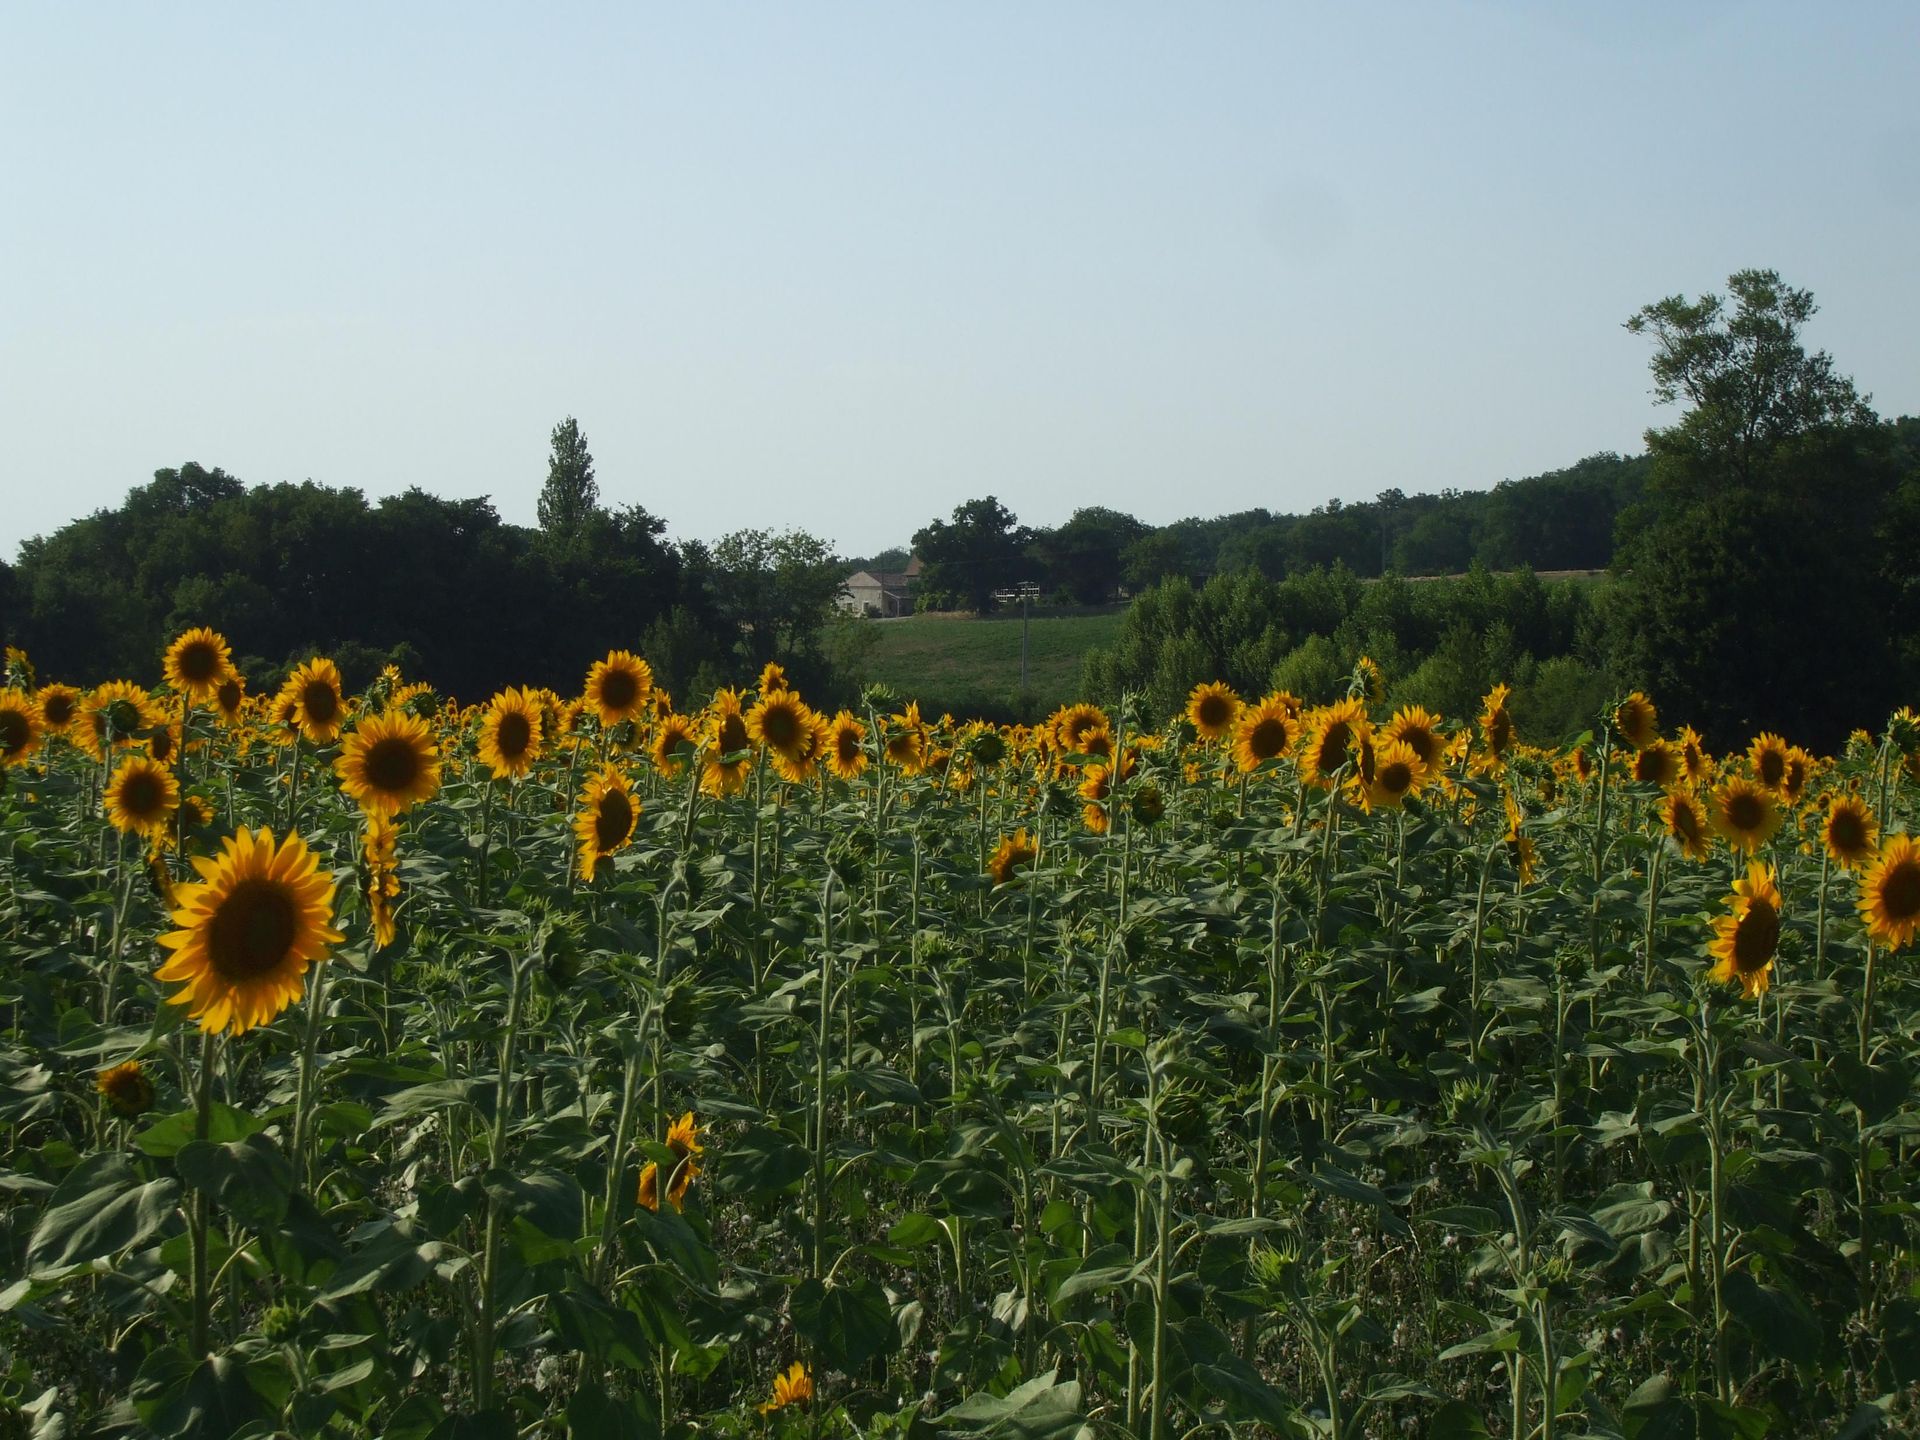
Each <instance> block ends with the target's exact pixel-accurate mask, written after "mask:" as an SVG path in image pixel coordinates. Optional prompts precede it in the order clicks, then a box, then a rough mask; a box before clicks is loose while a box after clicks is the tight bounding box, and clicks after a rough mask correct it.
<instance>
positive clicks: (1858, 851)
mask: <svg viewBox="0 0 1920 1440" xmlns="http://www.w3.org/2000/svg"><path fill="white" fill-rule="evenodd" d="M1879 838H1880V822H1879V821H1878V820H1876V819H1874V816H1873V811H1872V810H1870V809H1868V808H1867V803H1866V802H1865V801H1864V800H1862V799H1861V798H1860V797H1859V796H1857V795H1836V796H1834V797H1833V798H1832V799H1831V800H1829V801H1828V802H1827V818H1826V820H1825V822H1824V823H1823V824H1822V825H1821V827H1820V839H1821V842H1822V843H1823V844H1825V846H1826V847H1827V854H1828V856H1829V857H1831V859H1832V860H1833V863H1834V864H1835V865H1838V866H1839V867H1840V868H1841V869H1842V870H1858V869H1859V868H1860V867H1861V866H1862V865H1865V864H1866V863H1867V862H1868V861H1870V860H1872V859H1873V857H1874V852H1875V847H1876V846H1877V845H1878V843H1879Z"/></svg>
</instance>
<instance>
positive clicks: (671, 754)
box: [647, 715, 700, 779]
mask: <svg viewBox="0 0 1920 1440" xmlns="http://www.w3.org/2000/svg"><path fill="white" fill-rule="evenodd" d="M647 749H648V754H649V756H650V757H651V758H652V760H653V768H654V769H656V770H658V771H659V772H660V773H661V774H662V775H665V776H667V777H668V778H669V779H676V778H678V777H679V776H682V775H684V774H686V773H687V762H688V761H689V760H690V759H692V758H693V756H694V754H695V753H696V752H698V750H699V749H700V733H699V731H698V730H696V729H695V728H694V723H693V720H692V718H691V717H690V716H686V715H662V716H661V717H660V719H659V721H658V722H657V723H656V724H655V725H654V727H653V743H652V744H651V745H649V746H648V747H647Z"/></svg>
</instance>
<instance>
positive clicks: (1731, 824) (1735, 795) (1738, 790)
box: [1712, 775, 1780, 855]
mask: <svg viewBox="0 0 1920 1440" xmlns="http://www.w3.org/2000/svg"><path fill="white" fill-rule="evenodd" d="M1712 814H1713V828H1714V829H1715V830H1717V831H1719V832H1720V835H1721V836H1722V838H1724V839H1725V840H1726V842H1727V844H1729V845H1731V846H1732V847H1733V848H1734V849H1735V850H1739V851H1742V852H1744V853H1745V854H1748V855H1751V854H1752V853H1753V852H1754V851H1756V850H1758V849H1759V848H1760V847H1761V846H1762V845H1764V844H1766V843H1767V841H1769V840H1771V839H1772V838H1773V832H1774V831H1776V830H1778V829H1779V828H1780V807H1779V806H1778V805H1777V804H1775V803H1774V799H1773V792H1772V791H1771V790H1770V789H1765V788H1762V787H1761V786H1759V785H1756V784H1755V783H1754V782H1753V781H1751V780H1748V779H1746V778H1745V777H1744V776H1740V775H1736V776H1734V777H1733V778H1732V779H1730V780H1728V781H1727V782H1726V783H1725V784H1724V785H1722V786H1721V787H1720V788H1719V789H1718V790H1715V791H1714V792H1713V812H1712Z"/></svg>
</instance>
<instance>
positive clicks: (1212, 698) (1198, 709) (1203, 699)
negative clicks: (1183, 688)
mask: <svg viewBox="0 0 1920 1440" xmlns="http://www.w3.org/2000/svg"><path fill="white" fill-rule="evenodd" d="M1239 717H1240V697H1239V696H1238V695H1236V694H1234V692H1233V687H1232V686H1231V685H1228V684H1226V683H1225V682H1223V681H1220V680H1209V681H1207V682H1205V683H1204V684H1201V685H1196V686H1194V687H1193V693H1192V694H1191V695H1189V696H1187V719H1188V720H1189V721H1190V722H1191V723H1192V725H1193V728H1194V733H1196V734H1197V735H1198V736H1199V737H1200V738H1201V739H1202V740H1205V741H1206V742H1208V743H1209V744H1211V743H1212V742H1213V741H1215V740H1219V739H1222V738H1223V737H1225V736H1226V735H1228V734H1230V733H1231V732H1232V730H1233V722H1234V721H1235V720H1237V719H1239Z"/></svg>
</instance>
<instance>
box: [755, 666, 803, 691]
mask: <svg viewBox="0 0 1920 1440" xmlns="http://www.w3.org/2000/svg"><path fill="white" fill-rule="evenodd" d="M753 688H754V689H755V690H757V691H758V692H759V693H760V694H761V695H762V696H767V695H772V694H774V693H775V692H776V691H780V690H791V689H792V688H793V686H791V685H790V684H788V683H787V672H786V667H785V666H783V665H781V663H780V662H779V661H778V660H769V661H768V662H767V663H766V664H764V665H762V666H761V667H760V679H759V682H758V683H757V684H756V685H755V686H754V687H753Z"/></svg>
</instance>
